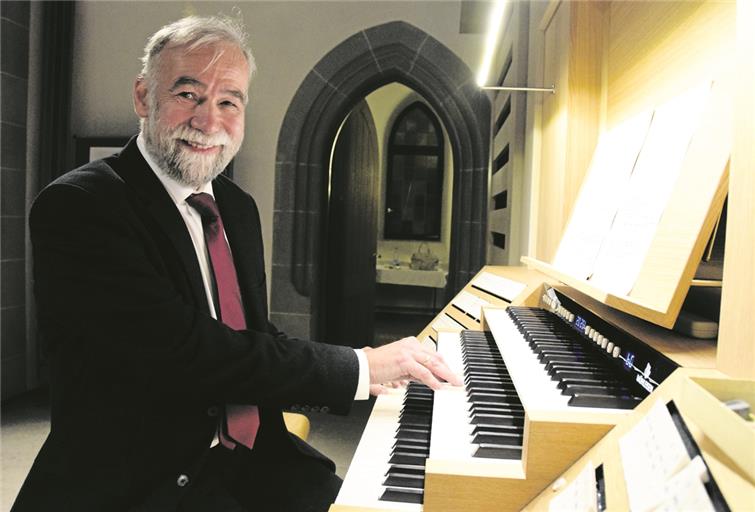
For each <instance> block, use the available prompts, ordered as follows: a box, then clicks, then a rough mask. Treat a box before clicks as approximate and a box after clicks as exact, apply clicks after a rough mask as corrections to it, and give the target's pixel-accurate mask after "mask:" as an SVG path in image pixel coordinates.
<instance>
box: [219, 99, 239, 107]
mask: <svg viewBox="0 0 755 512" xmlns="http://www.w3.org/2000/svg"><path fill="white" fill-rule="evenodd" d="M220 105H221V106H222V107H225V108H238V105H236V103H234V102H233V101H230V100H225V101H222V102H221V103H220Z"/></svg>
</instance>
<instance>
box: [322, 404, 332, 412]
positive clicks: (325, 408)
mask: <svg viewBox="0 0 755 512" xmlns="http://www.w3.org/2000/svg"><path fill="white" fill-rule="evenodd" d="M320 412H324V413H328V412H330V407H328V406H327V405H323V406H322V407H320Z"/></svg>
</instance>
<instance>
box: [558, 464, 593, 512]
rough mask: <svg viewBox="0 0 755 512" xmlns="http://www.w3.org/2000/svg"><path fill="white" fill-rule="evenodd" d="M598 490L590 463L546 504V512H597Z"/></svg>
mask: <svg viewBox="0 0 755 512" xmlns="http://www.w3.org/2000/svg"><path fill="white" fill-rule="evenodd" d="M597 510H598V490H597V487H596V482H595V466H593V463H592V461H589V462H588V463H587V465H586V466H585V467H584V468H583V469H582V471H580V472H579V474H578V475H577V476H576V477H575V478H574V481H573V482H572V483H571V484H569V485H568V486H567V487H565V488H564V489H563V490H562V491H561V492H560V493H559V494H558V495H557V496H556V497H555V498H553V499H552V500H551V501H550V503H549V504H548V512H597Z"/></svg>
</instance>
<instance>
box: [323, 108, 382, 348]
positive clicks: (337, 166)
mask: <svg viewBox="0 0 755 512" xmlns="http://www.w3.org/2000/svg"><path fill="white" fill-rule="evenodd" d="M379 170H380V167H379V162H378V151H377V135H376V133H375V123H374V121H373V119H372V114H371V113H370V109H369V107H368V106H367V102H365V101H364V100H362V101H361V102H359V103H358V104H357V105H356V107H354V109H353V110H352V111H351V113H350V114H349V115H348V117H347V118H346V121H344V123H343V125H342V127H341V129H340V131H339V133H338V134H337V135H336V140H335V145H334V148H333V154H332V158H331V165H330V193H329V198H328V224H327V226H328V227H327V246H326V254H325V259H324V261H325V262H326V263H325V265H326V279H325V280H324V283H323V291H324V295H325V322H324V326H323V327H324V332H323V334H324V336H322V337H321V339H323V340H325V341H327V342H328V343H333V344H338V345H349V346H352V347H363V346H366V345H367V346H371V345H372V344H373V335H374V321H375V319H374V309H375V263H376V259H375V258H376V244H377V194H378V183H379V174H378V173H379Z"/></svg>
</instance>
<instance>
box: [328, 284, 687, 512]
mask: <svg viewBox="0 0 755 512" xmlns="http://www.w3.org/2000/svg"><path fill="white" fill-rule="evenodd" d="M498 278H500V276H497V275H494V274H493V273H491V272H489V271H485V270H483V272H481V273H480V274H478V276H477V277H476V278H475V279H473V280H472V281H471V282H470V283H469V284H468V285H467V287H466V288H465V290H463V291H462V292H461V293H460V294H459V295H457V297H456V298H455V299H454V300H453V301H451V303H450V304H449V305H448V306H447V307H446V308H445V309H444V310H443V311H442V312H441V314H440V315H438V317H437V318H436V320H435V321H434V322H432V323H431V325H430V326H429V329H426V331H427V332H429V335H428V337H430V338H432V339H434V340H436V341H437V346H438V351H439V352H440V353H441V354H442V355H443V356H444V358H445V360H446V362H447V363H448V364H449V366H450V367H451V368H452V369H453V370H454V371H456V372H457V373H458V374H460V375H462V374H463V375H464V381H465V385H464V386H463V387H454V386H445V387H444V388H442V389H440V390H438V391H436V392H435V393H434V396H433V397H432V402H433V407H432V414H431V415H432V420H431V428H430V432H429V435H430V444H429V450H428V451H427V459H426V461H425V462H424V467H421V464H418V459H417V457H416V455H417V454H418V453H420V452H422V453H425V447H424V445H422V446H421V447H418V446H417V445H409V448H411V449H412V451H411V460H404V461H401V460H400V459H396V457H395V453H394V454H393V455H392V450H393V449H394V442H395V441H394V435H395V434H396V432H397V430H398V428H399V418H400V417H401V408H402V407H405V402H406V403H410V402H409V401H407V400H405V398H404V395H403V393H397V392H392V393H390V394H388V395H383V396H380V397H378V399H377V401H376V404H375V408H374V409H373V413H372V415H371V417H370V419H369V421H368V423H367V427H366V428H365V432H364V434H363V436H362V439H361V441H360V443H359V447H358V448H357V451H356V453H355V456H354V458H353V460H352V463H351V466H350V468H349V471H348V473H347V475H346V478H345V480H344V484H343V487H342V490H341V492H340V493H339V496H338V498H337V500H336V503H335V504H334V505H333V507H332V508H331V511H332V512H336V511H338V512H345V511H356V510H425V511H430V512H433V511H446V510H448V511H455V510H472V511H475V510H480V511H485V510H491V511H492V510H518V509H520V508H522V507H523V506H524V505H525V504H526V503H527V502H528V501H529V500H531V499H532V498H533V497H534V496H535V495H537V493H538V492H540V491H541V490H542V489H543V487H545V486H546V485H547V484H548V483H549V482H551V481H552V480H553V479H554V478H555V477H556V476H557V475H559V474H560V473H561V472H562V471H563V470H564V469H565V468H567V467H568V466H569V465H570V464H572V463H573V462H574V461H575V460H576V459H577V458H579V457H580V456H581V455H582V454H583V453H584V452H585V451H587V450H588V449H589V448H590V447H591V446H592V445H594V444H595V442H597V440H599V439H600V438H601V437H602V436H603V435H605V434H606V433H607V432H608V431H609V430H610V429H611V428H612V427H613V425H615V424H616V423H617V422H618V421H619V420H620V418H622V417H624V416H625V415H626V414H627V412H628V411H631V409H632V408H633V407H634V406H635V405H637V404H638V403H639V402H640V401H642V399H644V398H645V397H646V396H647V395H648V394H649V392H650V391H652V389H654V387H655V386H657V385H658V384H659V383H660V382H662V381H663V380H664V379H665V378H666V377H667V376H668V375H669V374H670V373H671V372H672V371H673V370H674V369H675V368H676V367H677V365H676V364H675V363H674V362H672V361H671V360H669V359H668V358H666V357H665V356H663V355H662V354H660V353H659V352H657V351H655V350H653V349H652V348H650V347H648V346H646V345H645V344H643V343H642V342H641V341H639V340H637V339H636V338H634V337H633V336H631V335H629V334H627V333H625V332H623V331H622V330H621V329H619V328H617V327H615V326H613V325H612V324H610V323H608V322H606V321H604V320H602V319H601V318H599V317H598V316H596V315H595V314H593V313H592V312H591V311H589V310H587V309H585V308H584V307H582V306H581V305H579V304H578V303H576V302H574V301H573V300H572V299H570V298H569V297H567V296H565V295H564V294H562V293H561V292H559V291H557V290H555V289H553V288H550V287H549V286H547V285H535V286H532V284H531V283H522V284H521V285H519V286H516V283H514V284H512V281H511V280H505V279H503V280H501V279H498ZM504 285H505V287H506V288H505V290H504V289H502V288H496V286H499V287H501V286H504ZM516 289H518V290H519V296H518V297H517V298H515V299H512V300H513V301H514V303H515V304H530V307H520V306H518V305H515V306H510V307H507V306H509V301H508V300H507V298H510V297H511V293H512V292H511V290H516ZM533 293H536V294H537V295H539V296H540V297H541V299H540V301H539V307H533V306H534V301H533V300H532V297H531V295H532V294H533ZM504 297H505V298H504ZM426 398H429V397H426ZM423 421H424V420H423ZM426 433H427V431H426V429H424V428H423V429H422V434H423V435H424V434H426ZM404 448H406V445H405V446H404ZM392 458H393V460H394V462H396V463H398V464H401V463H402V462H410V464H407V465H406V467H403V466H399V467H398V468H396V469H394V470H393V473H392V472H391V466H390V461H391V459H392ZM397 469H399V470H400V469H407V470H408V469H411V470H413V471H414V472H413V473H411V472H410V473H411V476H412V477H413V479H412V480H411V484H412V485H411V486H408V483H409V481H408V480H401V479H399V478H391V476H392V474H393V475H395V474H400V475H401V478H405V477H407V476H408V475H407V472H406V471H404V472H403V473H402V472H401V471H397ZM420 471H422V476H424V479H423V480H422V482H423V484H424V485H423V488H422V489H420V487H419V481H420ZM397 482H398V484H400V485H392V484H396V483H397ZM404 487H409V488H404ZM420 498H421V499H420ZM407 501H412V502H414V503H407Z"/></svg>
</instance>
